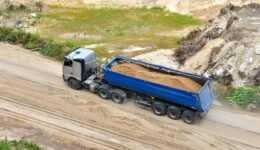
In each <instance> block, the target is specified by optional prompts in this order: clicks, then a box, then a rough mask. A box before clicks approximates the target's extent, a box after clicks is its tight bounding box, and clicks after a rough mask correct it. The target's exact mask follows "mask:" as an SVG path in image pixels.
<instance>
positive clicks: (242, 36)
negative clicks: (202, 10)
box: [174, 3, 260, 86]
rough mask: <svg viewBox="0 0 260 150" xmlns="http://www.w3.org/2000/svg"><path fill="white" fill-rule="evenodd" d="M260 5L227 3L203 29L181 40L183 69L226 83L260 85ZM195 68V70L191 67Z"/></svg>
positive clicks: (179, 54)
mask: <svg viewBox="0 0 260 150" xmlns="http://www.w3.org/2000/svg"><path fill="white" fill-rule="evenodd" d="M259 16H260V4H256V3H251V4H249V5H244V6H241V7H240V6H234V5H228V6H227V7H225V8H223V9H221V11H220V14H219V15H218V17H217V18H215V19H214V20H210V21H209V23H208V24H207V25H206V27H205V28H204V29H202V30H196V31H193V32H191V33H190V34H189V35H188V36H187V37H186V38H184V39H182V40H181V44H180V47H178V48H177V49H176V51H175V53H174V57H175V58H177V60H178V61H179V63H180V64H182V66H180V69H182V70H185V71H189V72H195V73H198V74H204V75H207V76H210V77H212V78H213V79H215V80H218V81H220V82H221V83H223V84H226V85H229V84H232V85H234V86H240V85H244V84H256V85H259V84H260V65H259V64H260V34H259V33H260V28H259V24H260V18H259ZM191 68H192V69H191Z"/></svg>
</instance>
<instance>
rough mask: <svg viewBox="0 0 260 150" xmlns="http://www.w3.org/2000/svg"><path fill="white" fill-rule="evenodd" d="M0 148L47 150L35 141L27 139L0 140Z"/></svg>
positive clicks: (8, 149) (7, 149)
mask: <svg viewBox="0 0 260 150" xmlns="http://www.w3.org/2000/svg"><path fill="white" fill-rule="evenodd" d="M0 149H1V150H25V149H26V150H47V149H46V148H44V147H41V146H39V145H37V144H35V143H33V142H29V141H25V140H20V141H17V140H12V141H1V140H0Z"/></svg>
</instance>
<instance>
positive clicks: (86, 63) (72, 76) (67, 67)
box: [63, 48, 97, 88]
mask: <svg viewBox="0 0 260 150" xmlns="http://www.w3.org/2000/svg"><path fill="white" fill-rule="evenodd" d="M96 69H97V62H96V53H95V52H94V51H92V50H89V49H85V48H77V49H75V50H73V51H72V52H70V53H68V54H67V55H66V56H65V57H64V63H63V79H64V80H65V81H69V84H76V83H72V82H82V81H84V80H86V79H87V78H88V77H90V76H91V75H92V74H95V73H96ZM70 80H71V83H70ZM75 88H77V87H75Z"/></svg>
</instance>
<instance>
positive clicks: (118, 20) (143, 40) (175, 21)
mask: <svg viewBox="0 0 260 150" xmlns="http://www.w3.org/2000/svg"><path fill="white" fill-rule="evenodd" d="M202 24H203V21H201V20H199V19H195V18H193V17H191V16H188V15H181V14H178V13H170V12H168V11H166V10H164V8H160V7H154V8H152V9H147V8H145V7H144V8H107V7H104V8H90V7H89V8H62V7H50V8H49V9H47V10H46V11H45V12H43V13H42V14H41V20H40V24H39V25H38V26H37V27H38V31H39V34H40V35H44V36H47V35H52V36H55V37H57V40H58V41H64V40H67V39H69V40H70V41H74V42H75V43H77V44H82V45H85V44H97V43H110V44H111V45H113V46H110V47H103V48H96V49H94V50H96V51H98V56H99V57H105V56H107V57H111V56H113V55H117V54H122V53H121V52H120V50H121V49H123V48H127V47H128V46H130V45H134V46H140V47H148V46H149V47H152V48H151V50H155V49H164V48H174V47H176V45H177V42H178V40H179V37H177V36H175V35H174V34H173V35H160V34H161V33H168V32H172V31H175V30H182V29H185V28H187V27H191V26H200V25H202ZM83 32H84V33H85V34H86V35H88V37H86V38H83V39H74V38H68V37H66V36H63V35H64V34H66V33H83ZM92 35H94V36H100V37H101V38H91V36H92ZM108 50H114V51H115V52H114V53H108V52H107V51H108ZM137 53H138V52H135V54H137ZM125 55H128V54H125Z"/></svg>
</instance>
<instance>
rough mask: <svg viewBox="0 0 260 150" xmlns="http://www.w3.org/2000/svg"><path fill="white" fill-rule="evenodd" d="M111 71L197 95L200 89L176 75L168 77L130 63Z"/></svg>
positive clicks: (188, 80) (190, 81)
mask: <svg viewBox="0 0 260 150" xmlns="http://www.w3.org/2000/svg"><path fill="white" fill-rule="evenodd" d="M111 70H112V71H115V72H119V73H122V74H126V75H129V76H133V77H136V78H139V79H143V80H147V81H151V82H155V83H159V84H162V85H166V86H170V87H174V88H178V89H182V90H186V91H191V92H196V93H197V92H198V91H199V90H200V89H201V85H199V84H198V83H197V82H195V81H193V80H192V79H189V78H186V77H183V76H176V75H169V74H165V73H161V72H155V71H152V70H150V69H148V68H145V67H143V66H141V65H137V64H134V63H130V62H123V63H120V64H118V65H116V66H112V68H111Z"/></svg>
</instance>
